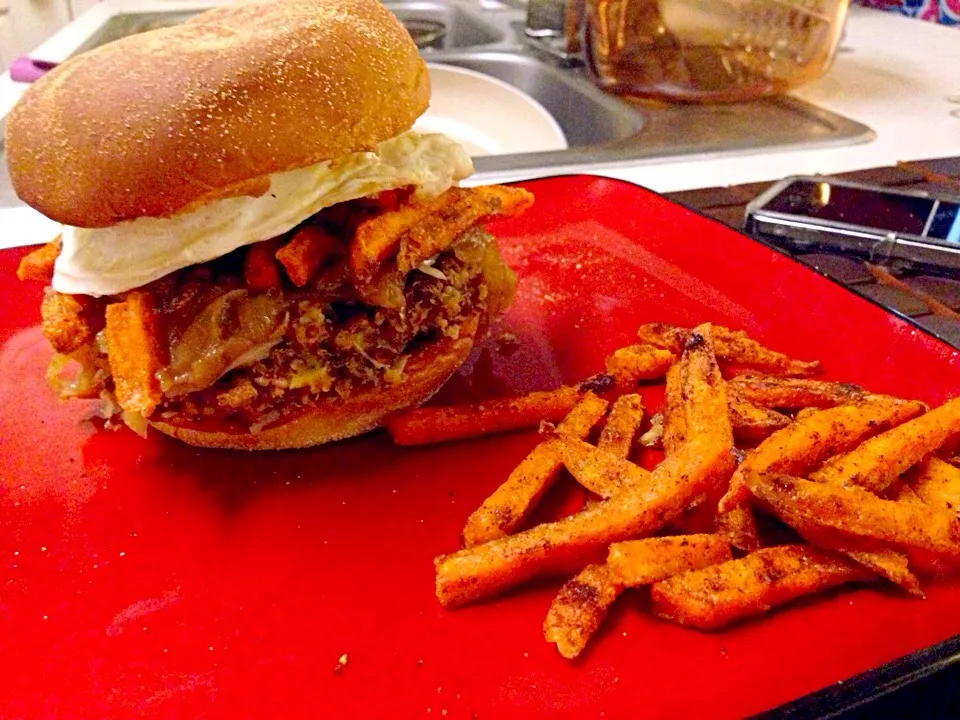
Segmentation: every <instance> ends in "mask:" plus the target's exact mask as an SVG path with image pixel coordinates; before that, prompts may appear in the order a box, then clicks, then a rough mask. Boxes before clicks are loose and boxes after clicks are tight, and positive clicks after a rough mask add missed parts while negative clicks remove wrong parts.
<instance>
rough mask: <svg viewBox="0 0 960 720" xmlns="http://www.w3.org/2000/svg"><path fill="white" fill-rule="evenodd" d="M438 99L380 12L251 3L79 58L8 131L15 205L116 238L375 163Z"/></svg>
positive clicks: (330, 3)
mask: <svg viewBox="0 0 960 720" xmlns="http://www.w3.org/2000/svg"><path fill="white" fill-rule="evenodd" d="M429 97H430V82H429V77H428V74H427V70H426V66H425V65H424V63H423V61H422V60H421V59H420V57H419V55H418V52H417V47H416V45H415V44H414V42H413V41H412V40H411V38H410V36H409V34H408V33H407V31H406V30H405V29H404V27H403V26H402V25H401V24H400V22H399V21H398V20H397V19H396V17H395V16H394V15H393V14H391V13H390V12H389V11H388V10H386V9H385V8H384V6H383V5H382V4H381V2H380V1H379V0H246V1H243V2H239V3H236V4H231V5H229V6H224V7H220V8H216V9H214V10H210V11H208V12H205V13H203V14H201V15H198V16H196V17H194V18H192V19H191V20H189V21H187V22H185V23H183V24H182V25H177V26H174V27H170V28H164V29H160V30H154V31H151V32H146V33H142V34H140V35H133V36H130V37H127V38H124V39H122V40H118V41H117V42H113V43H110V44H107V45H103V46H101V47H99V48H96V49H94V50H92V51H90V52H87V53H84V54H82V55H79V56H78V57H76V58H74V59H72V60H69V61H68V62H66V63H64V64H63V65H61V66H59V67H57V68H56V69H54V70H53V71H51V72H49V73H48V74H46V75H45V76H44V77H42V78H40V80H38V81H37V82H36V83H34V85H33V86H32V87H31V88H30V89H29V90H28V91H27V92H26V93H25V95H24V96H23V98H22V99H21V100H20V102H19V103H18V104H17V105H16V106H15V108H14V109H13V111H12V112H11V114H10V115H9V116H8V118H7V128H6V143H5V145H6V148H7V161H8V164H9V169H10V175H11V178H12V180H13V185H14V188H15V190H16V192H17V194H18V195H19V196H20V197H21V198H22V199H23V200H24V201H25V202H26V203H28V204H29V205H32V206H33V207H34V208H36V209H37V210H39V211H40V212H42V213H43V214H44V215H46V216H48V217H50V218H52V219H53V220H55V221H58V222H61V223H64V224H67V225H73V226H76V227H108V226H111V225H115V224H117V223H119V222H121V221H125V220H132V219H135V218H138V217H144V216H150V217H166V216H170V215H173V214H175V213H177V212H180V211H182V210H184V209H187V208H192V207H195V206H197V205H199V204H203V203H206V202H209V201H211V200H215V199H219V198H223V197H230V196H234V195H262V194H263V193H264V192H266V191H267V189H268V187H269V179H268V176H269V175H270V174H272V173H277V172H283V171H286V170H292V169H296V168H299V167H305V166H308V165H313V164H316V163H318V162H322V161H325V160H332V159H335V158H337V157H339V156H342V155H346V154H348V153H353V152H358V151H365V150H371V149H373V148H374V147H376V146H377V145H378V144H379V143H381V142H382V141H384V140H387V139H389V138H391V137H394V136H395V135H398V134H400V133H401V132H403V131H405V130H407V129H409V128H410V127H411V126H412V125H413V122H414V121H415V120H416V118H417V117H418V116H419V115H420V114H422V113H423V112H424V110H425V109H426V108H427V104H428V101H429Z"/></svg>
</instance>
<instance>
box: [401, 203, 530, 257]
mask: <svg viewBox="0 0 960 720" xmlns="http://www.w3.org/2000/svg"><path fill="white" fill-rule="evenodd" d="M440 198H445V199H447V202H445V203H442V204H440V205H439V206H438V207H436V208H435V210H434V211H433V212H432V213H430V214H429V215H427V216H426V217H423V218H421V219H420V220H419V222H417V223H416V224H415V225H414V226H412V227H411V228H409V229H408V230H407V231H406V232H405V233H403V235H402V236H401V237H400V246H399V250H398V253H397V268H398V269H399V271H400V272H401V273H408V272H410V271H411V270H413V269H414V268H416V267H417V266H418V265H420V263H422V262H423V261H424V260H427V259H429V258H431V257H433V256H434V255H436V254H437V253H438V252H440V251H441V250H445V249H446V248H447V247H448V246H449V245H450V243H451V242H452V241H453V240H455V239H456V238H457V237H459V236H460V235H462V234H463V233H465V232H466V231H467V230H469V229H470V228H471V227H473V226H474V225H476V224H477V223H478V222H481V221H483V220H485V219H487V218H491V217H494V216H496V215H506V216H513V215H519V214H520V213H522V212H523V211H524V210H526V209H527V208H528V207H530V206H531V205H533V195H532V194H531V193H529V192H527V191H526V190H523V189H521V188H515V187H507V186H505V185H488V186H483V187H475V188H450V190H448V191H447V192H445V193H444V194H443V195H441V196H440ZM438 199H439V198H438Z"/></svg>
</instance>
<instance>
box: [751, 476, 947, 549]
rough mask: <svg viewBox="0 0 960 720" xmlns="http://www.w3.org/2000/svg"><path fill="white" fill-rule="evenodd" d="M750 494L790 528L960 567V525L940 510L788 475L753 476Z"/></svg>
mask: <svg viewBox="0 0 960 720" xmlns="http://www.w3.org/2000/svg"><path fill="white" fill-rule="evenodd" d="M746 481H747V485H748V487H749V490H750V492H751V493H752V494H753V496H754V497H755V498H756V499H757V501H758V502H759V503H760V504H761V505H762V506H763V507H765V508H767V509H768V510H770V511H771V512H773V513H774V514H775V515H776V516H777V517H779V518H780V519H781V520H783V521H784V522H785V523H786V524H787V525H790V526H791V527H794V526H797V525H802V526H803V527H813V528H822V529H827V530H832V531H834V532H836V533H842V534H844V535H846V536H849V537H851V538H852V539H854V538H861V539H864V540H874V541H878V542H881V543H885V544H887V545H890V546H891V547H893V548H894V549H908V548H915V549H917V550H923V551H925V552H928V553H931V554H933V555H934V556H936V557H937V558H938V559H940V560H942V561H944V562H949V563H951V564H953V565H956V564H957V563H960V520H958V519H957V517H956V515H955V514H954V513H951V512H947V511H945V510H941V509H939V508H933V507H929V506H920V505H909V504H905V503H899V502H895V501H893V500H883V499H881V498H878V497H877V496H876V495H874V494H873V493H871V492H869V491H868V490H864V489H862V488H859V487H837V486H834V485H827V484H824V483H819V482H813V481H812V480H803V479H801V478H795V477H791V476H789V475H780V474H768V475H760V474H757V475H750V476H748V477H747V479H746Z"/></svg>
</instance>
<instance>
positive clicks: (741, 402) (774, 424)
mask: <svg viewBox="0 0 960 720" xmlns="http://www.w3.org/2000/svg"><path fill="white" fill-rule="evenodd" d="M727 397H728V405H729V409H730V423H731V424H732V425H733V434H734V437H736V438H737V439H738V440H740V441H742V442H748V443H753V442H757V441H759V440H764V439H766V438H768V437H770V436H771V435H772V434H773V433H775V432H776V431H777V430H781V429H783V428H785V427H786V426H787V425H789V424H790V423H791V422H793V421H792V420H791V419H790V418H789V417H788V416H787V415H784V414H783V413H779V412H777V411H776V410H771V409H770V408H765V407H758V406H757V405H753V404H752V403H750V402H749V401H747V400H745V399H744V398H743V396H742V395H740V393H738V392H737V391H735V390H733V389H731V391H730V392H729V393H728V396H727Z"/></svg>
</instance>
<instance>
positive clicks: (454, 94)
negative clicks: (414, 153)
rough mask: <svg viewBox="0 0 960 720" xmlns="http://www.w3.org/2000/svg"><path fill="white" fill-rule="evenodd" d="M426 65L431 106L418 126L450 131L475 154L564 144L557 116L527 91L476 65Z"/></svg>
mask: <svg viewBox="0 0 960 720" xmlns="http://www.w3.org/2000/svg"><path fill="white" fill-rule="evenodd" d="M427 68H428V69H429V71H430V84H431V86H432V94H431V98H430V108H429V109H428V110H427V112H425V113H424V114H423V115H422V116H421V117H420V118H419V119H418V120H417V122H416V124H415V125H414V129H415V130H418V131H420V132H435V133H443V134H444V135H448V136H449V137H451V138H453V139H454V140H456V141H458V142H459V143H460V144H461V145H463V147H464V148H465V149H466V150H467V152H469V153H470V154H471V155H472V156H474V157H479V156H481V155H505V154H512V153H526V152H545V151H548V150H564V149H566V147H567V139H566V137H564V134H563V130H561V129H560V126H559V125H558V124H557V121H556V120H555V119H554V117H553V115H551V114H550V113H549V112H547V110H546V109H545V108H544V107H543V105H541V104H540V103H538V102H537V101H536V100H534V99H533V98H532V97H530V96H529V95H527V94H526V93H525V92H522V91H520V90H518V89H517V88H515V87H513V86H512V85H508V84H507V83H505V82H503V81H502V80H498V79H497V78H494V77H491V76H489V75H484V74H483V73H479V72H475V71H473V70H465V69H463V68H459V67H454V66H452V65H441V64H437V63H428V64H427Z"/></svg>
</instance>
